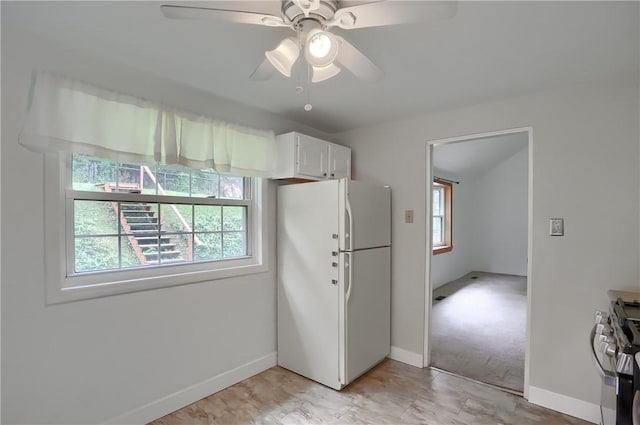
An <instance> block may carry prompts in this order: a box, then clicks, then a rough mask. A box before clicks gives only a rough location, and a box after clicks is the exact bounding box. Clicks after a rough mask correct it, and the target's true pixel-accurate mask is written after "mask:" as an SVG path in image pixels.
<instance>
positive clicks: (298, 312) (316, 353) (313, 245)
mask: <svg viewBox="0 0 640 425" xmlns="http://www.w3.org/2000/svg"><path fill="white" fill-rule="evenodd" d="M338 216H339V213H338V182H337V181H327V182H319V183H305V184H297V185H288V186H281V187H279V188H278V218H277V220H278V228H277V243H278V258H277V265H278V269H277V270H278V278H277V280H278V364H279V365H280V366H283V367H285V368H287V369H290V370H292V371H294V372H296V373H298V374H300V375H303V376H306V377H308V378H310V379H313V380H315V381H317V382H320V383H322V384H324V385H327V386H329V387H332V388H335V389H339V388H340V387H341V384H340V382H339V381H340V379H339V378H340V370H339V363H340V359H339V357H340V343H341V342H340V333H341V332H340V329H339V328H340V320H339V315H340V298H341V295H342V294H341V292H340V285H339V279H340V278H339V276H340V272H339V271H340V268H339V264H338V262H339V255H338V236H337V235H338V228H339V225H338ZM334 235H335V236H334Z"/></svg>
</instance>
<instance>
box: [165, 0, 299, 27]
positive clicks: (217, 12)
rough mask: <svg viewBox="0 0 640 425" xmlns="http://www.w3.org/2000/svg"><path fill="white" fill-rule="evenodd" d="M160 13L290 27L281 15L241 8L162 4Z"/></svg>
mask: <svg viewBox="0 0 640 425" xmlns="http://www.w3.org/2000/svg"><path fill="white" fill-rule="evenodd" d="M160 10H162V14H163V15H164V16H165V17H166V18H170V19H204V20H213V21H227V22H235V23H239V24H252V25H267V26H270V27H291V25H290V24H287V23H285V22H284V21H283V20H282V18H281V17H279V16H274V15H265V14H264V13H254V12H245V11H241V10H227V9H212V8H209V7H191V6H177V5H169V4H164V5H162V6H160Z"/></svg>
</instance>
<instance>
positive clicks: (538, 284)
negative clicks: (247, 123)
mask: <svg viewBox="0 0 640 425" xmlns="http://www.w3.org/2000/svg"><path fill="white" fill-rule="evenodd" d="M638 86H639V76H638V74H637V73H636V74H632V75H621V76H615V78H612V79H611V80H608V81H593V82H591V83H590V84H585V85H580V86H575V87H569V88H563V89H557V90H551V91H546V92H542V93H538V94H533V95H529V96H524V97H519V98H512V99H504V100H501V101H496V102H490V103H484V104H479V105H476V106H470V107H466V108H460V109H456V110H451V111H446V112H442V113H437V114H425V115H420V116H417V117H412V118H409V119H406V120H402V121H397V122H391V123H384V124H380V125H377V126H373V127H369V128H364V129H359V130H354V131H351V132H347V133H344V134H341V135H340V139H341V140H342V141H344V142H345V143H346V144H348V145H349V146H350V147H351V148H353V149H354V150H355V152H356V155H355V156H354V166H355V172H356V174H357V176H358V178H361V179H367V180H371V181H377V182H381V183H382V182H383V183H386V184H389V185H391V188H392V191H393V205H392V214H393V215H392V219H393V223H392V229H393V235H394V237H393V248H392V270H393V271H392V279H393V280H392V345H393V346H395V347H397V348H399V349H400V350H405V351H408V352H413V353H419V354H421V353H422V348H423V335H422V331H423V324H424V323H423V320H424V319H423V314H424V307H425V306H424V291H425V245H426V239H425V210H424V205H425V172H426V168H425V141H427V140H437V139H443V138H447V137H454V136H462V135H472V134H479V133H484V132H489V131H494V130H501V129H508V128H516V127H525V126H532V127H533V145H532V149H533V152H532V161H533V180H532V184H533V206H532V207H533V216H532V221H533V239H532V244H533V254H532V258H531V259H530V261H531V262H532V275H531V276H529V279H530V292H529V294H530V297H531V304H532V309H531V315H530V320H531V334H530V343H531V351H530V353H529V360H530V385H531V386H532V387H538V388H542V389H545V390H548V391H550V392H552V393H555V394H563V395H566V396H568V397H570V399H571V400H573V399H577V400H582V401H585V402H588V403H598V402H599V399H600V383H599V378H598V375H597V373H596V371H595V370H594V367H593V364H592V361H591V359H590V357H589V353H588V351H587V348H586V340H587V335H588V334H589V331H590V327H591V324H592V321H593V312H594V310H595V309H596V308H600V309H602V308H606V307H607V298H606V290H607V289H610V288H612V287H616V288H628V289H636V290H637V289H640V283H639V282H640V279H639V270H638V258H639V254H640V252H639V246H638V244H639V240H638V227H639V226H638V223H639V220H638V219H639V217H640V200H639V196H638V195H639V192H638V182H639V181H640V175H639V160H638V159H639V142H638V140H639V130H638V119H639V118H638V117H639V114H640V108H639V105H638V102H639V100H638V99H639V98H638V92H639V87H638ZM382 165H384V166H382ZM603 193H606V194H608V199H610V200H615V201H613V202H602V201H601V198H600V197H599V196H597V195H600V194H603ZM405 209H414V210H415V222H414V223H413V224H404V222H403V211H404V210H405ZM550 217H564V218H565V227H566V229H565V236H564V237H550V236H549V235H548V219H549V218H550ZM603 217H606V218H607V221H608V222H609V223H614V224H615V225H612V226H599V223H602V219H603Z"/></svg>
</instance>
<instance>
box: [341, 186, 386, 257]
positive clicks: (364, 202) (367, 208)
mask: <svg viewBox="0 0 640 425" xmlns="http://www.w3.org/2000/svg"><path fill="white" fill-rule="evenodd" d="M340 212H341V214H343V216H342V217H341V218H340V236H341V237H340V250H341V251H355V250H358V249H367V248H377V247H381V246H389V245H390V244H391V189H389V188H388V187H383V186H375V185H372V184H369V183H364V182H359V181H356V180H348V179H340Z"/></svg>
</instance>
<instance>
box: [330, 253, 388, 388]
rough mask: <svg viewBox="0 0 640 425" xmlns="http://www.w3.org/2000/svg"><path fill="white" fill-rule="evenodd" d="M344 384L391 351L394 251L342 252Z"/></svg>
mask: <svg viewBox="0 0 640 425" xmlns="http://www.w3.org/2000/svg"><path fill="white" fill-rule="evenodd" d="M340 255H341V261H342V262H343V264H344V270H343V273H344V276H343V279H342V280H343V281H344V284H343V285H341V287H342V288H343V290H344V294H345V296H344V300H345V304H344V317H345V319H344V320H345V326H344V329H345V330H346V332H345V335H344V342H343V344H344V346H345V352H344V353H343V355H344V358H345V368H344V371H345V372H344V373H345V375H346V377H345V378H343V379H344V380H345V384H348V383H349V382H351V381H353V380H354V379H355V378H357V377H358V376H360V375H362V374H363V373H364V372H366V371H367V370H369V369H371V368H372V367H373V366H375V365H376V364H377V363H379V362H380V361H381V360H383V359H384V358H385V357H386V356H387V355H389V352H390V350H391V248H390V247H383V248H376V249H367V250H361V251H355V252H343V253H341V254H340Z"/></svg>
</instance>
